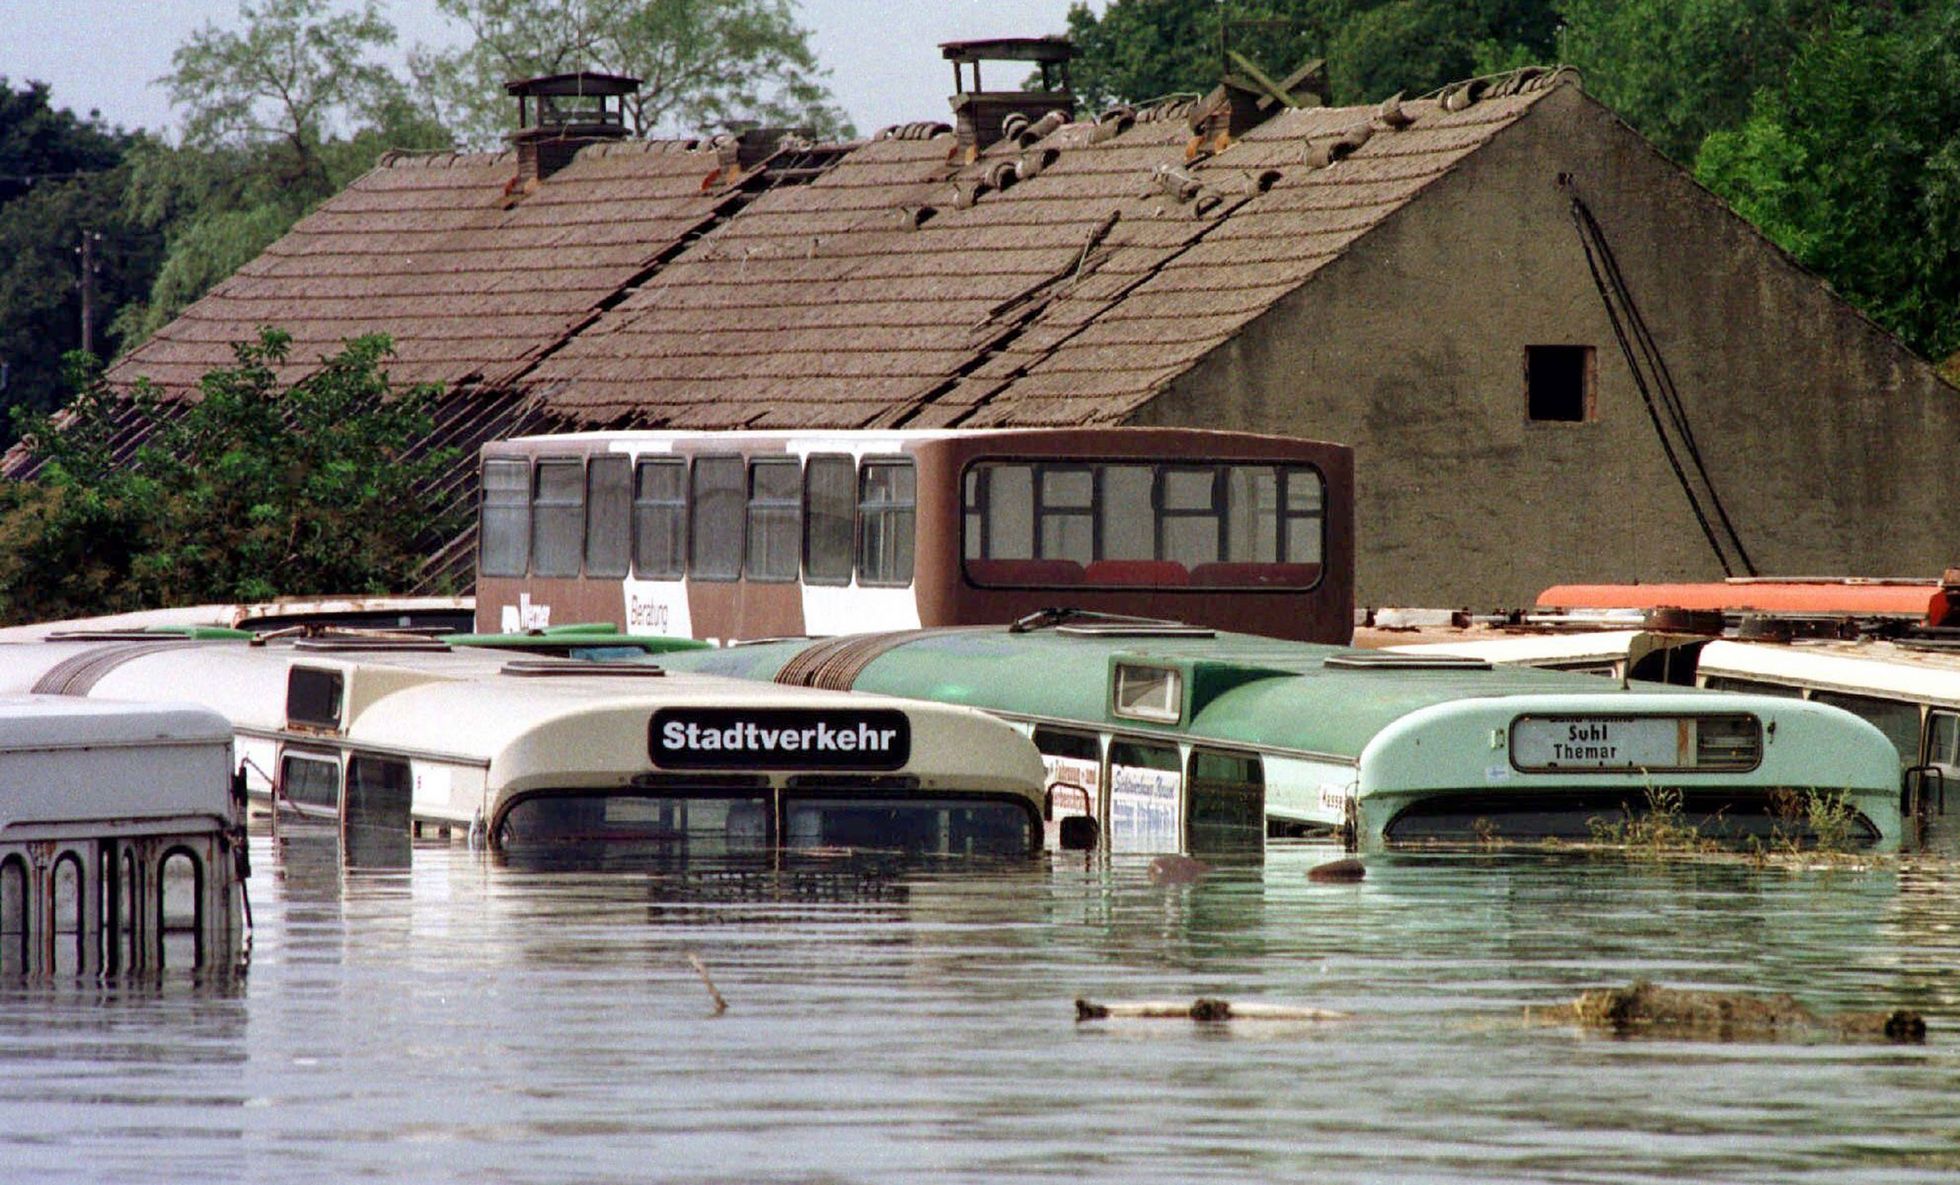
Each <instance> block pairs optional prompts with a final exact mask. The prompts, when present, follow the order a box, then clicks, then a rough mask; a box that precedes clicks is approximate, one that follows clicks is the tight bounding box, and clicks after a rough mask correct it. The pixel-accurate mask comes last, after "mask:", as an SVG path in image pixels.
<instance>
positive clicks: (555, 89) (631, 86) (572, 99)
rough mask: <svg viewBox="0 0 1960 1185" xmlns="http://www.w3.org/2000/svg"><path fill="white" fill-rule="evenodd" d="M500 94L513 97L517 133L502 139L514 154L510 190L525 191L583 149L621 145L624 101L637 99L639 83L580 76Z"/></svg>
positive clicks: (525, 82) (508, 86)
mask: <svg viewBox="0 0 1960 1185" xmlns="http://www.w3.org/2000/svg"><path fill="white" fill-rule="evenodd" d="M504 90H506V91H508V92H509V93H510V94H512V95H515V96H516V97H517V130H516V131H514V132H512V133H511V134H510V135H509V137H507V138H508V139H509V140H510V143H511V147H513V148H515V149H517V180H516V181H515V182H514V183H513V188H516V189H525V190H528V189H532V188H535V187H536V185H537V184H538V182H540V181H543V180H544V179H545V178H547V177H549V176H551V175H552V174H553V173H556V172H557V171H558V170H560V169H562V168H564V167H565V166H566V165H568V164H570V163H571V160H572V156H573V155H574V154H575V153H577V152H578V150H579V149H581V148H583V147H585V146H586V145H587V144H596V143H599V142H601V141H604V140H619V139H624V138H625V136H626V96H628V95H633V94H638V93H639V90H640V80H639V79H637V78H625V77H622V76H620V75H618V74H595V73H593V72H591V71H589V70H580V71H578V72H577V73H574V74H548V75H545V76H544V77H542V78H522V79H519V80H518V81H516V82H509V83H505V84H504Z"/></svg>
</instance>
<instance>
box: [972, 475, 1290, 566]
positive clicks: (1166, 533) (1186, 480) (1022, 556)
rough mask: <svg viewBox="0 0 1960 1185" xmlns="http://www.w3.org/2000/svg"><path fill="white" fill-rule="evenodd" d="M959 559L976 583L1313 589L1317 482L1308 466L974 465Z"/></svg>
mask: <svg viewBox="0 0 1960 1185" xmlns="http://www.w3.org/2000/svg"><path fill="white" fill-rule="evenodd" d="M964 481H965V489H964V501H963V512H964V520H965V521H964V531H963V536H964V539H963V544H962V547H963V552H962V555H963V558H964V559H965V560H966V561H967V564H966V575H967V577H968V579H970V580H972V581H973V582H974V583H975V584H978V585H981V586H983V587H986V586H993V587H1039V586H1044V585H1052V584H1076V583H1087V584H1091V585H1100V586H1103V587H1112V588H1157V587H1163V586H1166V585H1184V584H1192V585H1204V586H1208V587H1214V588H1311V587H1313V586H1314V585H1315V584H1317V583H1319V581H1320V575H1321V562H1322V557H1323V555H1324V552H1325V547H1326V514H1325V511H1324V507H1325V502H1326V482H1325V479H1323V478H1322V476H1321V474H1320V472H1319V471H1318V470H1316V469H1314V468H1312V467H1311V466H1306V465H1289V466H1273V465H1228V464H1213V465H1206V464H1167V465H1145V464H1134V463H1132V464H1116V463H1111V464H1082V463H1069V464H1047V463H1039V464H1036V463H1024V462H1003V461H983V462H979V463H976V464H974V465H972V466H970V467H969V468H968V469H967V471H966V474H965V477H964Z"/></svg>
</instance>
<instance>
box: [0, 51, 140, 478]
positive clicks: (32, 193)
mask: <svg viewBox="0 0 1960 1185" xmlns="http://www.w3.org/2000/svg"><path fill="white" fill-rule="evenodd" d="M134 142H135V140H134V138H133V137H131V136H128V135H126V134H124V133H123V132H121V131H118V130H115V129H111V128H107V127H105V126H103V124H102V123H101V121H100V119H99V118H97V117H95V116H93V115H91V116H90V117H89V118H87V119H83V118H80V117H78V116H76V115H75V114H74V113H73V112H71V111H66V110H56V109H55V108H54V107H53V106H52V105H51V103H50V101H49V96H48V88H47V87H46V86H43V85H41V84H40V83H31V84H29V85H28V86H27V87H26V88H24V89H22V90H19V91H16V90H14V89H13V88H12V87H11V86H9V85H8V84H7V82H6V80H5V79H0V364H4V365H5V367H6V382H5V389H4V390H3V391H0V405H6V406H12V405H17V404H19V405H26V406H28V407H33V408H43V409H44V408H49V407H52V406H54V404H55V402H56V401H57V400H58V399H59V398H60V397H61V396H62V394H63V393H64V388H63V386H62V382H61V374H62V370H61V356H62V354H64V353H65V352H67V351H69V350H74V349H79V348H80V347H81V345H82V329H81V318H82V308H81V306H82V292H81V283H80V281H81V268H82V259H81V256H80V252H79V248H80V246H81V243H82V236H83V234H84V233H86V234H88V235H89V236H90V251H91V259H92V260H93V263H94V273H93V275H92V276H91V285H92V292H93V295H94V309H93V314H94V315H93V318H92V321H93V326H92V328H93V331H94V333H95V335H96V336H95V341H94V346H95V348H96V349H98V350H99V349H102V348H103V346H102V343H103V340H104V338H105V337H106V334H105V333H104V330H105V329H106V327H107V326H108V324H109V319H110V317H111V316H112V315H113V314H114V313H115V311H116V310H117V308H118V307H119V306H121V305H123V304H125V303H126V302H128V301H130V300H132V299H134V298H136V297H138V296H140V295H141V294H142V292H143V291H144V290H145V289H147V288H148V286H149V284H150V281H151V278H152V277H153V276H154V275H155V274H156V269H157V265H158V261H159V256H160V250H159V247H160V244H159V243H158V241H157V240H156V238H155V236H152V235H148V234H145V233H144V231H143V228H142V227H141V226H140V225H139V224H138V223H136V222H135V221H134V220H133V219H131V218H130V217H129V216H128V215H127V214H126V213H125V212H124V210H123V206H122V188H123V185H124V183H125V180H126V178H127V170H126V168H124V167H123V166H122V162H123V159H124V154H125V153H126V152H128V151H129V150H130V147H131V145H132V143H134ZM10 440H11V437H7V438H6V439H0V444H4V443H7V442H8V441H10Z"/></svg>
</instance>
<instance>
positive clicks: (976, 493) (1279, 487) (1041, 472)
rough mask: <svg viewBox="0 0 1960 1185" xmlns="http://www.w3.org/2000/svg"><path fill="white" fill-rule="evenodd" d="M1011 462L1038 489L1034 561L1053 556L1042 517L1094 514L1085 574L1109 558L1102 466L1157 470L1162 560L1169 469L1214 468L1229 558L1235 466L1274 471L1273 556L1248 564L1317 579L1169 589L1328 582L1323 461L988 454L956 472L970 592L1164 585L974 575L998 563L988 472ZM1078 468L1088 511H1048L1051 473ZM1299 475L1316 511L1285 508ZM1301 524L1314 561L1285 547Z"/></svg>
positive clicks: (1157, 541)
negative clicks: (1086, 476)
mask: <svg viewBox="0 0 1960 1185" xmlns="http://www.w3.org/2000/svg"><path fill="white" fill-rule="evenodd" d="M1009 465H1012V466H1022V467H1026V468H1028V469H1029V470H1030V471H1031V474H1032V484H1033V489H1032V491H1031V503H1032V504H1031V506H1030V508H1029V515H1030V519H1031V524H1030V529H1031V533H1032V538H1031V539H1030V540H1029V544H1030V546H1029V550H1030V552H1031V553H1032V556H1031V558H1033V559H1036V560H1043V559H1049V558H1053V557H1049V556H1047V555H1046V549H1045V548H1044V547H1043V540H1042V528H1043V522H1044V517H1045V516H1048V515H1055V514H1087V515H1088V516H1089V523H1090V529H1091V532H1092V535H1091V539H1092V546H1091V550H1092V551H1093V553H1094V554H1093V556H1092V558H1091V559H1090V560H1089V561H1087V562H1084V563H1082V567H1083V569H1084V571H1085V573H1086V570H1087V568H1088V565H1089V563H1095V562H1098V561H1100V560H1102V559H1106V558H1107V557H1105V556H1104V555H1103V554H1102V553H1103V551H1104V546H1103V536H1104V532H1103V507H1104V504H1105V499H1104V497H1103V481H1102V470H1103V469H1104V468H1106V467H1109V466H1118V465H1124V466H1148V467H1149V468H1151V469H1152V470H1154V471H1155V472H1153V474H1152V478H1151V510H1152V515H1153V519H1154V521H1153V523H1152V526H1151V531H1152V539H1153V544H1154V545H1155V547H1156V551H1157V554H1158V555H1159V556H1161V555H1162V554H1163V523H1164V518H1165V514H1166V512H1165V511H1164V509H1163V507H1162V503H1161V497H1162V494H1161V491H1162V487H1163V473H1164V471H1166V470H1170V469H1179V470H1187V471H1189V470H1199V469H1204V468H1210V469H1211V470H1212V471H1213V473H1214V490H1215V492H1214V495H1213V499H1214V502H1213V505H1214V510H1215V512H1216V515H1217V518H1218V522H1219V532H1220V537H1219V554H1220V555H1223V556H1228V555H1230V549H1231V540H1230V537H1229V531H1228V529H1227V523H1228V522H1229V519H1230V509H1231V508H1230V501H1229V496H1228V494H1227V493H1226V492H1225V486H1226V485H1227V484H1228V483H1229V480H1230V471H1231V470H1232V469H1236V468H1247V469H1267V470H1270V471H1271V472H1272V474H1273V487H1274V488H1273V498H1274V505H1273V509H1272V515H1273V531H1274V535H1273V554H1274V557H1275V558H1274V559H1272V560H1270V561H1266V560H1257V561H1249V562H1248V566H1262V565H1263V566H1270V567H1272V568H1275V569H1280V568H1284V567H1311V568H1313V569H1314V573H1313V579H1312V580H1311V581H1309V582H1307V583H1305V584H1259V583H1245V584H1193V585H1189V586H1185V585H1174V586H1171V587H1172V588H1173V589H1175V590H1176V591H1179V592H1183V591H1188V590H1191V589H1201V590H1203V591H1205V592H1207V593H1221V592H1225V593H1250V592H1256V593H1268V594H1274V593H1277V594H1283V595H1299V594H1303V593H1311V592H1315V591H1317V590H1319V589H1320V588H1321V586H1322V585H1324V584H1325V583H1326V581H1327V568H1328V554H1327V550H1328V537H1327V531H1328V522H1329V516H1328V481H1327V473H1326V471H1325V470H1324V469H1322V468H1321V466H1320V465H1319V464H1317V463H1315V462H1313V461H1308V460H1300V459H1292V458H1283V457H1236V458H1229V459H1216V460H1210V461H1206V462H1202V463H1200V462H1194V461H1182V460H1170V459H1163V458H1157V457H1149V456H1128V457H1122V456H1118V457H1109V456H1095V457H1081V456H1072V455H1071V456H1014V455H987V456H978V457H972V458H969V459H968V460H967V461H966V462H965V463H964V464H963V465H962V466H961V467H960V470H959V474H958V477H957V479H956V480H957V481H958V486H957V489H958V491H959V497H960V529H959V559H960V577H961V579H962V580H963V581H965V583H966V584H967V585H969V586H970V587H973V588H983V589H1004V590H1005V589H1015V590H1018V589H1036V588H1069V589H1093V590H1097V591H1120V592H1136V591H1139V590H1148V589H1156V588H1160V587H1162V586H1160V585H1153V584H1141V583H1120V584H1117V583H1108V582H1105V581H1094V580H1087V579H1083V580H1074V581H1067V582H1061V583H1057V582H1056V581H1054V580H1047V581H1043V580H1029V581H1014V582H1005V581H1002V580H999V579H994V580H985V579H981V578H979V577H977V576H975V575H974V574H973V572H972V570H971V569H970V568H969V567H968V565H969V564H970V563H971V562H972V561H974V560H983V561H984V560H991V559H993V558H994V555H993V552H994V542H995V540H994V523H993V509H994V508H993V501H994V499H993V496H992V495H993V478H992V476H991V474H990V473H988V469H989V467H995V466H1009ZM1074 468H1086V469H1087V470H1089V473H1090V477H1091V483H1092V485H1091V501H1090V505H1089V507H1088V508H1087V509H1086V510H1085V509H1082V508H1077V507H1062V508H1049V507H1048V506H1047V504H1046V498H1047V483H1046V475H1047V473H1048V472H1049V471H1051V470H1066V469H1074ZM1301 477H1307V478H1310V479H1311V481H1312V482H1313V488H1314V489H1315V490H1316V491H1318V494H1319V498H1318V501H1317V504H1316V505H1315V507H1314V508H1313V509H1312V510H1298V511H1296V510H1290V509H1289V508H1288V507H1289V491H1290V490H1291V489H1292V487H1293V483H1294V482H1295V481H1297V480H1299V479H1300V478H1301ZM969 482H971V488H970V489H969V484H968V483H969ZM1170 513H1171V516H1172V517H1200V516H1205V515H1206V514H1207V512H1200V511H1183V512H1170ZM970 519H977V522H970V521H969V520H970ZM1296 521H1311V522H1313V523H1315V524H1316V530H1315V544H1314V557H1313V558H1312V559H1298V560H1296V559H1292V558H1289V555H1288V547H1287V540H1288V529H1289V524H1291V523H1293V522H1296ZM970 532H971V534H972V535H974V536H976V537H977V540H978V543H979V554H977V555H975V554H969V550H968V546H967V544H968V538H969V533H970ZM1224 562H1228V563H1238V562H1239V561H1230V560H1227V561H1224Z"/></svg>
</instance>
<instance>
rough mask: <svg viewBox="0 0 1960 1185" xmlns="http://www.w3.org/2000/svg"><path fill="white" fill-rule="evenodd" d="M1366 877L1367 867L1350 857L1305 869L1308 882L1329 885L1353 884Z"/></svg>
mask: <svg viewBox="0 0 1960 1185" xmlns="http://www.w3.org/2000/svg"><path fill="white" fill-rule="evenodd" d="M1367 875H1368V868H1367V866H1366V865H1364V864H1362V863H1361V861H1359V860H1356V859H1354V858H1352V857H1349V858H1348V859H1345V860H1330V861H1328V862H1327V863H1325V864H1316V865H1314V866H1313V867H1312V868H1309V869H1307V879H1308V880H1310V881H1316V882H1319V883H1321V884H1329V885H1347V884H1353V883H1354V882H1355V881H1358V880H1360V879H1362V878H1363V877H1365V876H1367Z"/></svg>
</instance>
